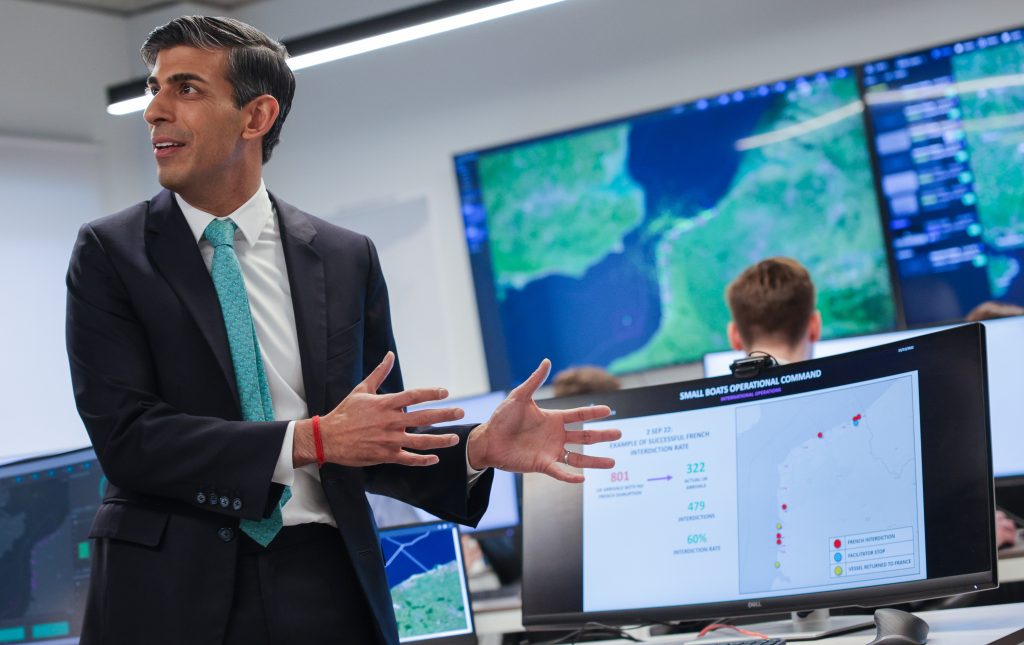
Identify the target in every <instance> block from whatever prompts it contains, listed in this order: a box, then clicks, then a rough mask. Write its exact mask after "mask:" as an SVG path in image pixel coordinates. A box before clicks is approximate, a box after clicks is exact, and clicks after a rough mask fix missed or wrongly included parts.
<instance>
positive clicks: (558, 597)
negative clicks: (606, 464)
mask: <svg viewBox="0 0 1024 645" xmlns="http://www.w3.org/2000/svg"><path fill="white" fill-rule="evenodd" d="M984 339H985V329H984V328H983V327H982V326H981V325H969V326H964V327H958V328H955V329H951V330H947V331H943V332H938V333H935V334H929V335H926V336H921V337H919V338H914V339H911V340H907V341H903V342H899V343H893V344H888V345H883V346H880V347H875V348H870V349H865V350H860V351H857V352H852V353H848V354H842V355H839V356H834V357H829V358H823V359H816V360H812V361H807V362H803V363H796V364H792V365H788V366H780V367H774V368H768V369H767V370H765V371H763V372H761V373H760V374H759V375H757V376H755V377H753V378H751V379H749V380H737V379H734V378H733V377H731V376H728V377H720V378H713V379H703V380H696V381H690V382H683V383H675V384H669V385H659V386H652V387H644V388H637V389H632V390H620V391H618V392H609V393H606V394H601V395H596V396H588V397H586V400H587V401H588V402H589V401H590V400H596V402H598V403H606V404H608V405H609V406H610V407H611V408H612V410H613V415H612V418H611V419H608V420H601V421H596V422H591V423H587V424H585V426H584V427H586V428H611V427H614V428H619V429H620V430H621V431H622V433H623V435H622V438H621V439H620V440H618V441H616V442H614V443H611V444H603V445H597V446H591V447H586V448H576V449H581V450H583V451H584V452H586V453H587V454H595V455H605V456H611V457H614V458H615V459H616V465H615V468H614V469H613V470H610V471H590V472H587V473H586V478H587V479H586V482H585V483H584V484H583V485H580V486H573V485H568V484H564V483H561V482H557V481H555V480H553V479H551V478H545V477H542V476H533V475H529V476H527V477H526V479H525V490H524V513H525V520H524V524H523V550H524V575H523V624H524V625H526V626H528V627H541V626H555V625H557V626H564V627H578V626H580V625H582V624H584V623H587V622H589V621H597V622H601V623H607V624H636V623H645V622H659V621H677V620H684V619H714V618H717V617H721V616H744V615H752V614H764V613H776V612H784V611H797V610H808V609H818V608H826V607H838V606H846V605H864V606H871V605H880V604H889V603H894V602H902V601H908V600H916V599H922V598H927V597H938V596H943V595H949V594H954V593H960V592H967V591H977V590H981V589H988V588H992V587H994V586H995V583H996V570H995V540H994V535H993V517H994V502H993V494H992V480H991V478H992V461H991V452H990V445H989V433H988V415H987V406H986V376H985V354H984ZM583 400H584V399H583V398H581V397H569V398H566V399H551V400H548V401H543V402H541V404H542V405H548V406H551V407H558V408H569V407H574V406H576V405H579V404H580V403H581V402H583ZM840 618H842V617H840Z"/></svg>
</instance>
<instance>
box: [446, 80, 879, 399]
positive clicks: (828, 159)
mask: <svg viewBox="0 0 1024 645" xmlns="http://www.w3.org/2000/svg"><path fill="white" fill-rule="evenodd" d="M862 112H863V103H862V102H861V100H860V95H859V90H858V81H857V78H856V75H855V73H854V71H853V70H852V69H849V68H841V69H835V70H829V71H823V72H820V73H817V74H813V75H809V76H804V77H800V78H795V79H790V80H785V81H778V82H775V83H771V84H767V85H761V86H758V87H754V88H750V89H745V90H738V91H735V92H731V93H728V94H722V95H720V96H717V97H713V98H708V99H701V100H698V101H694V102H691V103H687V104H684V105H677V106H673V107H671V108H668V109H664V110H660V111H657V112H650V113H646V114H641V115H638V116H634V117H630V118H626V119H622V120H618V121H614V122H609V123H603V124H600V125H595V126H590V127H586V128H582V129H579V130H573V131H571V132H565V133H560V134H555V135H551V136H548V137H544V138H540V139H534V140H530V141H525V142H521V143H515V144H511V145H507V146H503V147H500V148H494V149H490V150H485V151H480V152H473V153H468V154H463V155H460V156H458V157H457V158H456V160H455V164H456V171H457V175H458V180H459V186H460V191H461V197H462V209H463V218H464V221H465V227H466V238H467V242H468V246H469V251H470V257H471V262H472V267H473V273H474V280H475V284H476V291H477V302H478V306H479V308H480V316H481V321H482V328H483V334H484V338H485V345H486V352H487V357H488V365H489V372H490V378H491V385H492V387H501V386H506V385H508V384H510V383H513V382H515V381H518V380H521V379H523V378H525V377H526V376H528V375H529V374H530V372H531V371H532V370H533V368H534V367H536V365H537V363H538V362H539V361H540V359H541V358H543V357H545V356H547V357H550V358H551V359H552V361H553V362H554V364H555V367H556V368H561V367H567V366H569V365H574V364H597V365H602V366H607V367H608V368H610V369H611V370H612V371H613V372H619V373H621V372H630V371H637V370H643V369H648V368H652V367H658V366H663V365H670V364H675V363H681V362H685V361H691V360H696V359H698V358H699V357H700V356H701V355H702V354H703V353H704V352H705V351H707V350H708V349H709V348H724V347H726V346H727V340H726V336H725V327H726V323H727V322H728V320H729V312H728V309H727V308H726V305H725V301H724V298H723V291H724V289H725V286H726V285H727V284H728V282H729V281H730V280H732V279H733V278H735V277H736V276H737V275H738V274H739V273H740V271H742V270H743V268H744V267H746V266H748V265H749V264H751V263H753V262H756V261H757V260H759V259H761V258H764V257H767V256H771V255H787V256H792V257H795V258H797V259H799V260H800V261H801V262H803V263H804V264H805V265H806V266H807V267H808V268H809V269H810V271H811V273H812V274H813V276H814V278H815V280H816V282H817V284H818V288H819V304H820V307H821V309H822V312H823V314H824V319H825V321H826V323H825V333H826V335H828V336H845V335H851V334H860V333H866V332H870V331H879V330H883V329H888V328H891V327H893V326H894V324H895V322H896V320H895V309H894V306H893V296H892V293H891V286H890V285H891V282H890V276H889V270H888V264H887V260H886V251H885V242H884V235H883V231H882V228H881V223H880V218H879V213H878V203H877V199H876V196H875V190H874V183H873V182H874V180H873V178H872V173H871V163H870V158H869V152H868V144H867V139H866V134H865V127H864V119H863V115H862Z"/></svg>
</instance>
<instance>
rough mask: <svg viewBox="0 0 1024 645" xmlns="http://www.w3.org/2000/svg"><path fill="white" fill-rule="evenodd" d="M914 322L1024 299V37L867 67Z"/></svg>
mask: <svg viewBox="0 0 1024 645" xmlns="http://www.w3.org/2000/svg"><path fill="white" fill-rule="evenodd" d="M863 78H864V88H865V91H864V101H865V103H866V104H867V108H868V115H869V121H870V125H871V127H872V129H873V130H874V132H873V138H872V147H873V150H874V153H875V158H876V163H877V169H878V177H879V186H880V189H881V196H882V209H883V213H884V215H885V223H886V227H887V228H888V229H889V231H890V237H891V240H892V247H893V254H894V255H893V257H894V260H895V264H894V266H895V269H896V271H895V273H896V277H897V278H898V290H899V292H900V293H901V294H902V298H901V300H902V305H903V310H904V316H905V319H906V322H907V324H909V325H918V324H926V323H931V322H937V321H944V320H952V319H956V318H961V317H963V315H964V314H966V313H967V312H968V311H970V309H971V308H972V307H973V306H975V305H976V304H978V303H979V302H982V301H985V300H990V299H999V300H1007V301H1011V302H1018V303H1021V302H1024V276H1022V275H1021V269H1022V268H1024V33H1022V32H1021V30H1014V31H1007V32H1002V33H999V34H991V35H987V36H981V37H977V38H972V39H970V40H964V41H961V42H956V43H951V44H948V45H942V46H938V47H933V48H931V49H926V50H922V51H918V52H913V53H910V54H904V55H901V56H895V57H892V58H886V59H882V60H877V61H873V62H870V63H867V64H866V65H864V76H863Z"/></svg>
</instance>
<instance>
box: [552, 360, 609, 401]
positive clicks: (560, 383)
mask: <svg viewBox="0 0 1024 645" xmlns="http://www.w3.org/2000/svg"><path fill="white" fill-rule="evenodd" d="M551 385H552V386H553V387H554V393H553V395H554V396H555V397H561V396H573V395H575V394H592V393H594V392H611V391H613V390H617V389H619V388H620V387H622V384H621V383H619V379H617V378H615V377H614V376H613V375H612V374H611V373H610V372H609V371H608V370H606V369H604V368H603V367H596V366H594V365H581V366H578V367H569V368H566V369H564V370H562V371H561V372H559V373H558V374H556V375H555V379H554V381H552V383H551Z"/></svg>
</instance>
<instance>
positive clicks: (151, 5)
mask: <svg viewBox="0 0 1024 645" xmlns="http://www.w3.org/2000/svg"><path fill="white" fill-rule="evenodd" d="M257 1H258V0H202V4H204V5H209V6H210V7H214V8H220V9H236V8H238V7H242V6H245V5H249V4H252V3H253V2H257ZM33 2H41V3H46V4H53V5H58V6H62V7H77V8H79V9H89V10H93V11H101V12H103V13H112V14H118V15H123V16H130V15H133V14H136V13H140V12H143V11H149V10H151V9H157V8H160V7H166V6H169V5H174V4H178V3H177V2H175V1H174V0H33Z"/></svg>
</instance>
